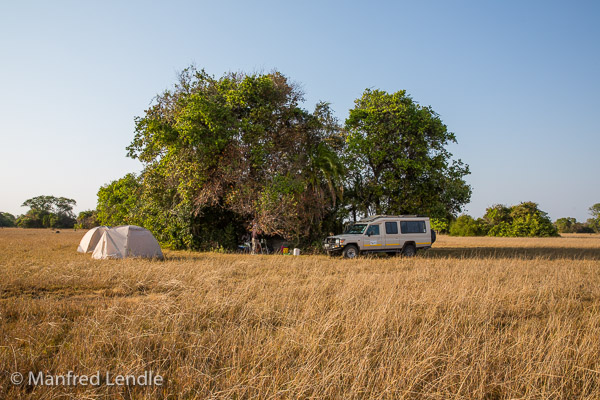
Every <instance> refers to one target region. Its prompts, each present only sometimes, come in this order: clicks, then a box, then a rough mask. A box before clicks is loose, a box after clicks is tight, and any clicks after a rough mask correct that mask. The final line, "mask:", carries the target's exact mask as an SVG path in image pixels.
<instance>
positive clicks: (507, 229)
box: [481, 201, 558, 237]
mask: <svg viewBox="0 0 600 400" xmlns="http://www.w3.org/2000/svg"><path fill="white" fill-rule="evenodd" d="M481 227H482V230H483V231H484V232H485V233H486V234H487V235H488V236H506V237H510V236H512V237H518V236H529V237H534V236H538V237H547V236H558V231H557V229H556V227H555V226H554V225H553V224H552V222H551V221H550V218H549V217H548V214H547V213H546V212H544V211H542V210H540V209H539V208H538V204H537V203H534V202H531V201H527V202H523V203H520V204H518V205H514V206H511V207H507V206H505V205H503V204H495V205H493V206H492V207H489V208H487V209H486V212H485V215H484V216H483V218H482V220H481Z"/></svg>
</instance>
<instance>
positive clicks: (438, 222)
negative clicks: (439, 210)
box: [430, 218, 450, 233]
mask: <svg viewBox="0 0 600 400" xmlns="http://www.w3.org/2000/svg"><path fill="white" fill-rule="evenodd" d="M430 222H431V229H433V230H436V231H438V232H439V233H448V229H449V227H450V221H449V220H448V219H447V218H431V219H430Z"/></svg>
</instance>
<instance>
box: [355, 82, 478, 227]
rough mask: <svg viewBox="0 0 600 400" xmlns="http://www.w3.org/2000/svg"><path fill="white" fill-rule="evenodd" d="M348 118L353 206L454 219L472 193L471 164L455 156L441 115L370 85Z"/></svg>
mask: <svg viewBox="0 0 600 400" xmlns="http://www.w3.org/2000/svg"><path fill="white" fill-rule="evenodd" d="M355 104H356V105H355V107H354V109H352V110H350V115H349V117H348V119H347V120H346V129H347V131H348V133H347V135H348V136H347V139H346V142H347V151H346V157H345V159H346V163H347V165H348V176H347V190H346V192H345V196H346V197H347V198H348V199H349V207H350V209H351V210H352V211H353V212H358V213H360V214H365V215H370V214H428V215H430V216H431V217H435V218H446V219H447V218H450V217H452V216H454V215H456V213H457V212H459V211H460V209H461V207H462V206H463V205H464V204H466V203H467V202H468V201H469V199H470V196H471V188H470V186H469V185H467V184H466V183H465V181H464V179H463V178H464V176H466V175H467V174H469V168H468V166H467V165H466V164H463V163H462V162H461V161H460V160H458V161H456V160H454V161H453V160H451V157H452V154H450V153H449V152H448V150H447V149H446V147H447V146H448V145H449V144H450V143H455V142H456V139H455V136H454V134H453V133H451V132H448V130H447V127H446V125H444V124H443V122H442V121H441V119H440V117H439V115H438V114H437V113H435V111H433V110H432V109H431V107H423V106H420V105H419V104H418V103H416V102H415V101H413V100H412V98H411V97H410V96H408V95H407V94H406V92H405V91H399V92H396V93H392V94H389V93H386V92H384V91H380V90H370V89H367V90H365V92H364V93H363V96H362V97H361V98H360V99H358V100H356V101H355Z"/></svg>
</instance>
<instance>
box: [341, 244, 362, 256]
mask: <svg viewBox="0 0 600 400" xmlns="http://www.w3.org/2000/svg"><path fill="white" fill-rule="evenodd" d="M342 255H343V256H344V258H356V257H358V248H357V247H356V246H355V245H353V244H349V245H348V246H346V247H344V251H343V252H342Z"/></svg>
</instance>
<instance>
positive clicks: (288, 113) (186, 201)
mask: <svg viewBox="0 0 600 400" xmlns="http://www.w3.org/2000/svg"><path fill="white" fill-rule="evenodd" d="M301 101H302V93H301V92H300V91H299V90H298V88H297V87H296V86H295V85H293V84H291V83H290V82H289V81H288V79H287V78H286V77H285V76H283V75H281V74H280V73H278V72H273V73H270V74H266V75H244V74H226V75H225V76H223V77H221V78H219V79H216V78H214V77H212V76H209V75H208V74H206V72H204V71H198V70H196V69H194V68H188V69H186V70H184V71H183V72H182V74H181V76H180V80H179V82H178V84H177V85H175V88H174V89H173V90H169V91H166V92H165V93H163V94H162V95H160V96H158V97H157V99H156V102H155V104H153V105H152V106H151V107H150V108H149V109H148V110H147V111H146V112H145V115H144V116H142V117H140V118H137V119H136V135H135V138H134V140H133V142H132V143H131V145H130V146H129V147H128V150H129V156H130V157H132V158H137V159H139V160H140V161H142V163H144V171H143V173H142V177H141V185H142V193H141V197H142V198H143V199H144V200H143V201H142V207H141V209H140V212H139V213H138V214H140V215H143V219H144V223H146V224H151V225H154V226H156V227H157V228H160V230H163V231H169V232H173V234H174V236H173V235H171V237H170V239H169V241H170V243H172V244H173V246H175V247H197V246H198V245H199V243H198V239H199V238H200V236H201V232H203V231H204V229H203V228H202V226H200V225H199V224H202V223H204V224H209V225H210V221H206V218H209V216H210V218H211V219H214V220H217V221H223V220H224V218H222V217H223V216H229V218H226V219H225V220H227V219H228V220H230V221H235V223H234V225H235V226H230V227H229V228H227V227H220V228H222V229H226V228H227V229H229V231H230V232H232V231H237V230H238V223H239V222H240V221H242V224H243V225H244V226H245V229H246V230H248V231H252V234H253V235H256V234H258V233H263V234H266V235H282V236H284V237H286V238H288V239H293V240H300V238H312V237H317V236H319V235H320V234H321V229H322V222H323V221H324V220H325V219H326V218H327V217H328V216H329V215H332V214H334V213H335V207H336V199H337V196H338V193H339V190H338V187H339V181H341V176H342V166H341V163H340V162H339V159H338V157H337V153H336V151H337V150H338V149H337V148H336V147H335V146H341V145H342V144H343V142H342V137H341V135H340V134H339V127H338V126H337V123H336V122H335V119H334V118H332V116H331V112H330V110H329V106H328V105H327V104H326V103H320V104H318V105H317V107H316V108H315V111H314V112H313V113H310V112H308V111H306V110H304V109H302V108H300V106H299V103H300V102H301ZM99 196H100V193H99ZM101 208H102V207H100V200H99V207H98V209H99V212H100V211H101ZM232 216H235V218H231V217H232ZM101 221H104V219H102V218H101ZM202 221H204V222H202ZM175 232H177V233H175ZM200 239H201V238H200ZM201 241H203V240H201Z"/></svg>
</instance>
